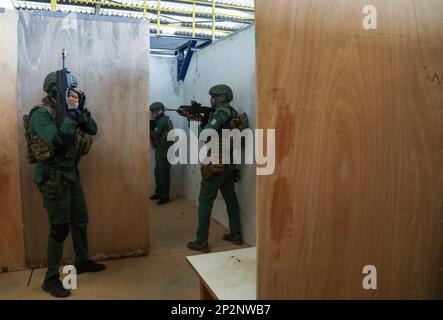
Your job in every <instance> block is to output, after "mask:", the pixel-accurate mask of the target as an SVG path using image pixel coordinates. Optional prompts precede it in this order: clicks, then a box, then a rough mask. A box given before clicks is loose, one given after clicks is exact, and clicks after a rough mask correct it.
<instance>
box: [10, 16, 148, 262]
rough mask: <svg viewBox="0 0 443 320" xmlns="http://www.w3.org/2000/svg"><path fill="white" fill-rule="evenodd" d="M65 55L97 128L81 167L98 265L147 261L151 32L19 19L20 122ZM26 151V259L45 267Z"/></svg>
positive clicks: (41, 218)
mask: <svg viewBox="0 0 443 320" xmlns="http://www.w3.org/2000/svg"><path fill="white" fill-rule="evenodd" d="M62 48H65V49H66V51H67V61H66V63H67V67H68V69H69V70H71V71H72V72H73V73H74V74H75V75H76V76H77V78H78V80H79V83H80V87H81V88H82V89H83V90H84V91H85V92H86V95H87V103H88V108H89V109H90V111H91V112H92V114H93V116H94V118H95V119H96V121H97V124H98V127H99V133H98V135H97V136H96V137H95V138H94V142H93V145H92V149H91V151H90V153H89V154H88V155H87V156H86V157H84V158H82V161H81V162H80V176H81V179H82V184H83V187H84V190H85V195H86V201H87V206H88V211H89V217H90V219H89V220H90V223H89V227H88V234H89V248H90V254H91V256H92V257H95V258H97V259H102V258H107V257H120V256H130V255H138V254H145V253H146V252H147V251H148V249H149V209H148V208H149V206H148V195H149V190H148V180H149V179H148V177H149V175H148V141H147V139H148V128H147V126H148V125H147V123H148V121H147V119H148V110H147V104H148V78H149V69H148V63H149V62H148V54H149V29H148V28H147V27H146V26H144V25H142V24H139V23H126V22H125V23H119V22H109V21H104V20H94V18H92V19H91V18H89V19H87V20H84V19H81V18H79V17H77V16H75V15H69V16H67V17H65V18H57V17H48V16H40V15H36V14H32V13H27V12H20V15H19V60H18V65H19V114H20V116H21V115H23V114H24V113H26V112H28V111H29V110H30V108H31V107H32V106H33V105H35V104H37V103H39V101H40V100H41V98H42V97H43V96H44V92H43V91H42V83H43V79H44V77H45V76H46V74H48V73H49V72H51V71H54V70H57V69H59V68H60V67H61V49H62ZM20 145H22V146H23V145H24V141H23V139H22V141H21V143H20ZM21 149H22V150H21V151H22V153H21V167H22V195H23V211H24V221H25V246H26V260H27V264H28V266H38V265H44V263H45V259H46V241H47V240H46V239H47V235H48V228H49V226H48V221H47V214H46V212H45V210H44V209H43V208H42V198H41V195H40V194H39V192H38V190H37V188H36V187H35V185H34V184H33V183H32V179H33V167H32V166H31V165H29V164H28V163H27V162H26V160H25V157H24V155H25V154H24V151H25V149H24V148H21ZM65 257H67V258H71V257H72V248H71V245H70V243H69V245H68V244H66V245H65ZM68 261H69V259H68Z"/></svg>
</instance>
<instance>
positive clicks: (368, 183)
mask: <svg viewBox="0 0 443 320" xmlns="http://www.w3.org/2000/svg"><path fill="white" fill-rule="evenodd" d="M367 4H368V2H367V1H363V0H353V1H349V0H277V1H266V0H257V1H256V18H257V68H258V70H257V72H258V74H257V86H258V87H257V93H258V127H259V128H265V129H266V128H276V130H277V131H276V152H277V154H276V171H275V173H274V174H273V175H271V176H263V177H259V179H258V188H257V192H258V197H257V198H258V222H257V224H258V253H257V254H258V298H259V299H376V298H379V299H403V298H405V299H410V298H443V272H442V271H443V246H442V244H443V224H442V223H443V193H442V190H443V167H442V164H443V149H442V146H443V145H442V142H443V139H442V138H443V126H442V125H443V123H442V120H443V119H442V112H443V83H442V80H443V56H442V54H441V53H442V50H443V20H442V19H441V17H442V16H443V1H440V0H431V1H414V0H373V1H371V4H372V5H374V6H375V7H376V8H377V9H378V29H377V30H371V31H367V30H364V29H363V27H362V20H363V16H364V15H363V14H362V8H363V7H364V6H365V5H367ZM269 12H272V15H269ZM365 265H374V266H376V267H377V270H378V290H372V291H371V290H369V291H367V290H364V289H363V287H362V280H363V278H364V276H365V275H363V274H362V269H363V267H364V266H365Z"/></svg>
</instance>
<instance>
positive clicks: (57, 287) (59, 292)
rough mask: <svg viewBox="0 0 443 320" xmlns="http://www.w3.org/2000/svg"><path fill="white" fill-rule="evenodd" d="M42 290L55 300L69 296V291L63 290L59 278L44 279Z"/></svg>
mask: <svg viewBox="0 0 443 320" xmlns="http://www.w3.org/2000/svg"><path fill="white" fill-rule="evenodd" d="M42 289H43V291H46V292H49V293H50V294H51V295H52V296H53V297H56V298H66V297H68V296H70V295H71V290H68V289H65V288H64V287H63V284H62V282H61V281H60V279H59V278H52V279H45V281H43V284H42Z"/></svg>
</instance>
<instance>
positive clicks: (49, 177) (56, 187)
mask: <svg viewBox="0 0 443 320" xmlns="http://www.w3.org/2000/svg"><path fill="white" fill-rule="evenodd" d="M37 187H38V189H39V190H40V192H41V193H42V194H43V195H44V196H46V197H49V198H57V197H60V196H62V195H63V194H65V192H66V191H67V190H68V187H69V181H68V180H66V179H65V177H64V176H63V174H62V172H61V171H60V170H50V171H47V172H46V173H45V174H44V177H43V183H41V184H38V185H37Z"/></svg>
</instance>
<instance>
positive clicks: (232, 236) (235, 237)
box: [223, 233, 243, 246]
mask: <svg viewBox="0 0 443 320" xmlns="http://www.w3.org/2000/svg"><path fill="white" fill-rule="evenodd" d="M223 240H225V241H229V242H232V243H233V244H235V245H237V246H241V245H242V244H243V239H242V238H241V235H240V233H229V234H225V235H224V236H223Z"/></svg>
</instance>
